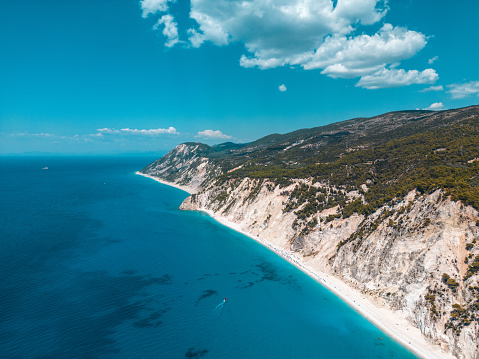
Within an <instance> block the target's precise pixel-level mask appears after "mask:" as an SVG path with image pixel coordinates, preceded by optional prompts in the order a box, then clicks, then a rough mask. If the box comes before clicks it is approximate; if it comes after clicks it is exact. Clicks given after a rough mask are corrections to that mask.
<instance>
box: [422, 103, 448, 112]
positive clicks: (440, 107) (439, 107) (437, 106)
mask: <svg viewBox="0 0 479 359" xmlns="http://www.w3.org/2000/svg"><path fill="white" fill-rule="evenodd" d="M443 109H444V105H443V104H442V102H434V103H433V104H431V106H429V107H426V108H425V109H424V110H430V111H441V110H443Z"/></svg>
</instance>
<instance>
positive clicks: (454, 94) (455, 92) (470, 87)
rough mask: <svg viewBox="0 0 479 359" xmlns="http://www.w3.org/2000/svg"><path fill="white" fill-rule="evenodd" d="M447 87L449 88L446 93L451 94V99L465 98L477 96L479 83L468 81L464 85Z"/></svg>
mask: <svg viewBox="0 0 479 359" xmlns="http://www.w3.org/2000/svg"><path fill="white" fill-rule="evenodd" d="M447 87H448V88H449V90H448V91H447V92H448V93H450V94H451V98H453V99H459V98H465V97H467V96H470V95H474V94H477V95H478V96H479V81H470V82H466V83H464V84H452V85H448V86H447Z"/></svg>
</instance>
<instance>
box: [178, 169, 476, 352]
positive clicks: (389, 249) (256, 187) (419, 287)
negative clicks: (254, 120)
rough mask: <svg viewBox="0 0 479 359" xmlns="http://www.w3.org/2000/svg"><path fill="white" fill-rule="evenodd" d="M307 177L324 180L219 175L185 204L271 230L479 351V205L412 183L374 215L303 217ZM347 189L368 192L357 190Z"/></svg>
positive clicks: (311, 260)
mask: <svg viewBox="0 0 479 359" xmlns="http://www.w3.org/2000/svg"><path fill="white" fill-rule="evenodd" d="M298 186H316V187H320V186H321V184H318V183H316V184H313V183H312V180H295V181H293V183H291V184H290V185H288V186H287V187H283V188H280V186H277V185H274V184H273V183H272V182H269V181H268V180H258V179H256V180H255V179H250V178H244V179H242V180H240V181H239V180H238V181H229V182H225V183H223V184H221V185H214V184H210V185H209V186H207V188H206V189H204V190H202V191H201V192H199V193H198V194H194V195H191V196H190V197H188V198H187V199H186V200H185V201H184V202H183V204H182V205H181V208H182V209H185V210H210V211H213V212H214V213H215V215H217V216H221V217H223V218H225V219H227V220H229V221H231V222H234V223H236V224H237V225H238V226H239V227H240V228H241V229H242V230H244V231H246V232H248V233H250V234H252V235H254V236H258V237H259V238H261V239H262V240H265V241H268V242H269V243H271V244H273V245H275V246H277V247H280V248H283V249H285V250H289V251H294V252H296V253H297V254H299V255H300V256H301V258H302V259H303V261H304V262H305V263H307V264H308V265H310V266H311V267H313V268H315V269H318V270H320V271H323V272H326V273H330V274H332V275H334V276H336V277H338V278H340V279H341V280H342V281H344V282H346V283H347V284H349V285H350V286H352V287H355V288H356V289H358V290H360V291H361V292H362V293H364V294H365V295H368V296H369V298H370V299H371V300H372V301H374V302H375V303H376V304H377V305H380V306H383V307H386V308H389V309H391V310H394V311H398V313H399V314H400V315H401V316H402V317H404V318H407V320H409V321H410V322H411V323H412V324H413V325H414V326H416V327H418V328H419V329H420V330H421V332H422V333H423V335H424V336H425V337H426V338H427V339H428V340H429V341H431V342H433V343H435V344H438V345H441V346H442V347H443V349H445V350H447V351H450V352H451V353H453V354H454V355H455V356H456V357H458V358H478V357H479V351H478V344H479V343H478V324H477V321H476V320H474V319H475V318H476V316H477V318H479V301H478V294H479V286H478V284H477V282H478V279H479V276H478V275H476V267H477V270H479V256H478V257H476V255H477V254H479V244H477V243H476V239H477V238H478V237H479V227H477V226H476V221H477V219H478V216H477V215H478V214H477V211H475V210H474V209H473V208H472V207H468V206H464V205H462V204H461V203H460V202H453V201H451V200H450V199H448V198H447V197H445V196H444V194H443V192H441V191H439V190H438V191H435V192H434V193H432V194H427V195H419V194H418V193H417V192H416V191H412V192H410V193H409V194H408V195H407V196H406V198H404V199H403V200H401V201H397V202H396V203H395V204H394V205H391V206H384V207H382V208H379V209H378V210H376V211H375V212H374V213H372V214H370V215H369V216H364V215H358V214H353V215H351V216H350V217H348V218H335V217H339V216H335V215H336V213H337V209H338V208H337V207H332V208H328V209H325V210H322V211H320V212H315V213H313V214H311V215H309V216H307V218H306V219H305V220H303V221H298V220H297V218H298V216H297V214H295V211H291V210H288V207H287V204H288V202H289V201H290V198H289V196H290V193H291V192H292V191H293V190H294V189H295V188H296V187H298ZM323 187H324V188H326V187H327V186H323ZM327 190H328V191H331V192H333V191H337V189H331V188H329V189H327ZM347 195H348V196H349V197H351V198H353V199H354V198H361V195H360V194H359V193H357V192H352V193H348V194H347ZM303 206H304V205H303ZM301 209H302V207H299V208H298V210H301ZM476 258H478V259H477V262H476V261H475V259H476Z"/></svg>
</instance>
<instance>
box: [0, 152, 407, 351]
mask: <svg viewBox="0 0 479 359" xmlns="http://www.w3.org/2000/svg"><path fill="white" fill-rule="evenodd" d="M155 159H156V158H154V157H148V158H145V157H73V158H66V157H3V158H0V168H1V172H0V214H1V217H0V229H1V235H0V353H1V354H0V357H1V358H22V359H23V358H52V359H55V358H201V357H204V358H263V359H264V358H323V359H324V358H326V359H327V358H398V359H406V358H415V356H414V355H413V354H411V353H410V352H409V351H407V350H406V349H404V348H403V347H401V346H400V345H398V344H397V343H395V342H394V341H392V340H390V339H389V338H388V337H387V336H386V335H385V334H384V333H382V332H381V331H380V330H379V329H377V328H375V327H374V326H373V325H372V324H370V323H369V322H367V321H366V320H365V319H363V318H362V317H361V316H360V315H359V314H357V313H356V312H354V311H353V310H352V309H351V308H349V307H348V306H347V305H346V304H344V303H343V302H342V301H341V300H340V299H338V298H337V297H335V296H334V295H333V294H332V293H330V292H329V291H328V290H326V289H324V288H323V287H321V286H320V285H319V284H318V283H316V282H315V281H313V280H312V279H310V278H309V277H308V276H306V275H305V274H304V273H302V272H301V271H299V270H297V269H296V268H295V267H293V266H292V265H290V264H289V263H287V262H285V261H284V260H282V259H281V258H279V257H277V256H276V255H275V254H273V253H271V252H269V251H268V250H267V249H265V248H263V247H262V246H260V245H259V244H257V243H255V242H254V241H253V240H251V239H249V238H248V237H245V236H243V235H241V234H238V233H236V232H234V231H232V230H230V229H228V228H226V227H223V226H221V225H220V224H217V223H216V222H215V221H213V220H212V219H211V218H209V217H208V216H206V215H204V214H201V213H196V212H182V211H179V210H178V206H179V204H180V203H181V201H182V200H183V199H184V198H186V196H187V194H186V193H185V192H182V191H180V190H177V189H174V188H170V187H168V186H164V185H161V184H159V183H157V182H155V181H152V180H150V179H148V178H144V177H141V176H137V175H135V174H134V172H135V171H136V170H138V169H140V168H142V167H144V166H145V165H147V164H149V163H150V162H151V161H153V160H155ZM43 167H48V170H43V169H42V168H43ZM224 297H227V302H226V303H224V305H220V304H221V303H222V302H223V298H224ZM380 337H382V338H383V339H382V340H381V339H379V338H380Z"/></svg>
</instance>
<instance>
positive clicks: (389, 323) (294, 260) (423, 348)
mask: <svg viewBox="0 0 479 359" xmlns="http://www.w3.org/2000/svg"><path fill="white" fill-rule="evenodd" d="M136 174H138V175H140V176H143V177H147V178H151V179H153V180H155V181H157V182H160V183H162V184H164V185H167V186H170V187H175V188H177V189H180V190H182V191H185V192H187V193H189V194H194V193H196V192H197V191H195V190H194V189H193V188H191V187H189V186H181V185H177V184H174V183H171V182H167V181H164V180H161V179H159V178H158V177H153V176H150V175H147V174H144V173H140V172H136ZM198 211H201V212H204V213H207V214H208V215H209V216H210V217H211V218H213V219H214V220H215V221H217V222H219V223H220V224H222V225H224V226H226V227H229V228H231V229H233V230H234V231H237V232H239V233H241V234H243V235H245V236H247V237H249V238H251V239H253V240H254V241H256V242H257V243H259V244H261V245H263V246H264V247H266V248H268V249H269V250H271V251H272V252H274V253H275V254H276V255H278V256H280V257H282V258H283V259H285V260H287V261H288V262H289V263H291V264H292V265H294V266H295V267H296V268H298V269H299V270H301V271H302V272H303V273H305V274H307V275H308V276H310V277H311V278H312V279H314V280H315V281H317V282H318V283H319V284H321V285H322V286H323V287H325V288H327V289H328V290H329V291H331V292H333V293H334V294H335V295H336V296H338V297H339V298H341V299H342V300H343V301H344V302H345V303H346V304H348V305H349V306H350V307H351V308H352V309H354V310H355V311H356V312H357V313H359V314H360V315H361V316H362V317H363V318H365V319H366V320H368V321H369V322H371V323H372V324H374V325H375V326H376V327H378V328H379V329H381V330H382V331H383V332H384V333H386V334H387V335H389V336H390V337H391V338H393V339H394V340H395V341H396V342H398V343H400V344H401V345H402V346H404V347H405V348H406V349H408V350H409V351H411V352H413V353H414V354H415V355H417V356H419V357H420V358H425V359H429V358H431V359H448V358H450V359H454V358H456V357H454V356H453V355H452V354H450V353H446V352H444V351H443V350H441V348H440V347H439V346H438V345H434V344H432V343H429V342H427V341H426V340H425V338H424V337H423V336H422V334H421V331H420V330H419V329H418V328H416V327H414V326H413V325H412V324H410V323H409V322H408V321H407V320H406V319H405V318H402V317H401V316H399V315H397V314H396V313H395V312H393V311H392V310H389V309H386V308H383V307H380V306H379V305H376V304H374V303H372V302H371V301H369V300H368V299H367V298H366V296H365V295H364V294H362V293H361V292H359V291H358V290H357V289H355V288H352V287H350V286H349V285H347V284H346V283H344V282H343V281H341V280H340V279H338V278H336V277H334V276H333V275H329V274H327V273H324V272H321V271H319V270H317V269H313V268H312V267H310V266H309V265H307V264H306V263H304V262H303V260H302V259H301V258H300V257H299V256H297V255H296V254H295V253H294V252H292V251H287V250H285V249H283V248H279V247H276V246H274V245H272V244H271V243H269V242H267V241H265V240H263V239H261V238H259V237H257V236H254V235H252V234H250V233H248V232H246V231H244V230H242V229H241V228H240V227H239V226H238V225H237V224H236V223H234V222H231V221H228V220H227V219H225V218H223V217H220V216H218V215H216V214H215V213H214V212H213V211H211V210H208V209H199V210H198Z"/></svg>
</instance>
